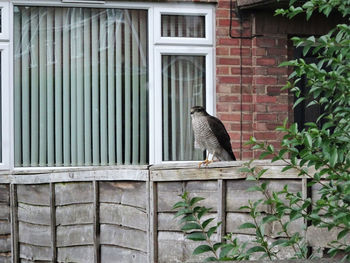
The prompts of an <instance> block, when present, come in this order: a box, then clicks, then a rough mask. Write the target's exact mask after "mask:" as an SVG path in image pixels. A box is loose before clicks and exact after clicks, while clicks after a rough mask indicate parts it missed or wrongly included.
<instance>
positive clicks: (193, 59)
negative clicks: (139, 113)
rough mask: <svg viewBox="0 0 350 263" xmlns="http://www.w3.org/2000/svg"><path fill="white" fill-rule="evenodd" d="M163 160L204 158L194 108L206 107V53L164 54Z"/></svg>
mask: <svg viewBox="0 0 350 263" xmlns="http://www.w3.org/2000/svg"><path fill="white" fill-rule="evenodd" d="M161 63H162V66H161V69H162V109H163V123H162V131H163V149H162V150H163V160H164V161H187V160H201V159H203V152H202V151H200V150H196V149H195V148H194V137H193V132H192V127H191V118H190V109H191V107H192V106H194V105H200V106H205V56H191V55H190V56H183V55H162V62H161Z"/></svg>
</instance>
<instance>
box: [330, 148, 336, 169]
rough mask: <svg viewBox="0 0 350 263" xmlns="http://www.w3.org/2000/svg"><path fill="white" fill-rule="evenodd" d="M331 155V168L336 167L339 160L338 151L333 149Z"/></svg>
mask: <svg viewBox="0 0 350 263" xmlns="http://www.w3.org/2000/svg"><path fill="white" fill-rule="evenodd" d="M330 155H331V158H330V159H329V164H330V166H331V167H334V165H335V164H336V162H337V160H338V151H337V148H336V147H335V146H334V147H333V148H332V149H331V152H330Z"/></svg>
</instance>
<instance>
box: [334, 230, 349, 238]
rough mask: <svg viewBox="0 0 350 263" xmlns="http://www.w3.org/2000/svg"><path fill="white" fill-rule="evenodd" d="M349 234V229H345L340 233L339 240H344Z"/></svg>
mask: <svg viewBox="0 0 350 263" xmlns="http://www.w3.org/2000/svg"><path fill="white" fill-rule="evenodd" d="M348 233H349V229H344V230H342V231H340V232H339V234H338V236H337V240H340V239H342V238H343V237H345V236H346V235H347V234H348Z"/></svg>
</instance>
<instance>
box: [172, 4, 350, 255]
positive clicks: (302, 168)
mask: <svg viewBox="0 0 350 263" xmlns="http://www.w3.org/2000/svg"><path fill="white" fill-rule="evenodd" d="M314 12H319V13H321V14H324V15H325V16H327V17H328V16H329V15H330V13H331V12H334V13H337V14H338V15H340V16H343V17H344V19H345V20H346V21H349V14H350V1H349V0H309V1H296V0H291V1H290V5H289V8H288V9H279V10H276V14H278V15H284V16H287V17H289V18H292V17H294V16H296V15H300V14H305V15H306V18H307V19H309V18H310V17H311V16H312V14H313V13H314ZM292 40H293V42H294V45H295V46H296V47H302V49H303V55H304V56H305V55H307V54H310V53H312V54H313V55H314V56H316V57H317V59H318V62H317V63H311V64H308V63H307V62H306V61H305V60H304V59H302V58H300V59H296V60H291V61H288V62H284V63H282V65H281V66H288V67H292V68H293V72H292V73H291V75H290V76H289V81H288V82H287V84H286V86H285V87H284V89H288V90H290V92H292V93H294V94H295V96H296V98H297V99H296V101H295V104H294V107H296V106H297V105H298V104H299V103H300V102H302V101H309V103H308V106H312V105H315V104H318V105H320V106H321V107H322V109H323V113H322V114H321V115H320V116H319V118H318V120H317V121H316V122H314V123H313V122H312V123H306V128H305V129H303V130H300V129H299V128H298V125H297V124H296V123H293V124H291V125H289V124H288V121H287V120H286V121H285V122H284V124H283V125H282V126H281V127H278V128H277V130H278V131H281V132H283V133H284V137H283V139H282V142H281V149H280V150H279V151H276V150H275V149H274V147H273V146H272V145H268V144H266V143H264V142H257V141H256V140H255V138H251V139H250V141H249V142H248V144H250V145H252V147H253V149H255V150H259V151H261V152H262V153H261V155H260V158H261V159H263V158H266V157H271V162H272V163H273V162H276V161H282V162H283V163H284V164H285V165H284V167H283V169H282V172H285V171H287V170H289V169H295V171H297V174H298V175H299V176H300V177H305V178H308V185H309V186H312V185H315V184H317V185H319V190H318V194H319V196H320V198H319V200H311V198H303V196H302V193H300V192H298V193H292V192H291V191H289V190H288V186H287V185H286V186H285V187H284V189H283V190H281V191H279V192H269V191H268V190H267V188H268V185H267V184H266V183H261V182H260V178H261V176H262V175H263V174H264V173H265V172H266V170H259V169H257V168H256V167H254V166H252V164H253V163H252V161H250V162H248V163H247V164H246V167H244V168H242V172H245V173H247V180H255V181H256V182H257V185H256V186H255V187H253V188H251V189H248V190H249V191H258V192H261V193H262V194H263V196H264V198H263V199H260V200H258V201H256V202H249V203H248V204H247V206H245V207H243V208H242V209H246V210H248V211H249V213H250V216H251V218H252V220H253V222H252V223H245V224H243V225H242V226H241V228H251V229H254V230H255V241H254V242H255V244H247V243H243V244H241V243H239V242H238V241H237V239H233V240H232V235H228V236H227V237H226V240H227V242H219V243H213V241H211V240H210V237H211V235H212V233H213V232H214V231H215V230H216V228H217V227H218V225H219V224H218V225H216V226H215V227H214V228H209V229H206V227H207V226H208V224H207V223H205V222H207V221H208V220H213V219H207V220H206V221H205V222H201V221H200V219H201V215H202V214H205V213H207V212H208V211H209V210H207V209H206V208H204V207H201V206H196V207H193V205H194V204H195V203H196V202H197V201H198V200H199V199H198V197H196V198H195V199H191V198H189V196H188V194H187V193H185V194H184V195H183V196H182V198H183V201H182V202H179V203H177V204H176V205H175V206H174V207H175V208H179V207H180V208H181V210H180V211H179V212H178V214H177V215H178V216H179V215H183V218H182V222H187V223H186V224H185V225H184V228H183V230H184V231H194V232H191V233H190V234H188V235H187V238H188V239H191V240H196V239H195V238H196V237H199V239H197V240H200V241H204V242H207V245H201V246H200V248H197V249H196V250H195V253H199V252H200V253H202V252H211V253H212V254H213V256H212V257H210V258H208V260H228V259H230V260H242V259H248V258H250V257H251V256H252V255H253V254H255V253H259V255H260V256H261V257H262V258H264V257H267V258H269V259H277V258H279V251H280V249H281V248H283V247H290V248H291V249H292V251H293V252H294V253H293V256H292V258H311V257H313V256H314V255H312V254H311V255H310V253H308V248H307V242H306V240H305V239H304V235H302V234H301V233H298V232H296V233H290V231H289V228H288V226H289V224H290V223H291V222H293V221H295V220H297V219H300V218H303V219H305V221H308V222H310V223H311V224H312V225H313V226H314V227H317V228H320V229H326V230H327V231H337V232H338V235H337V238H336V239H335V240H333V241H332V242H331V243H330V244H328V246H329V247H330V249H329V250H328V253H329V255H330V256H331V257H333V256H335V255H336V254H337V253H339V252H341V253H342V254H343V255H344V258H343V259H344V260H350V244H349V239H350V235H349V232H350V208H349V205H350V25H349V23H346V24H339V25H337V27H336V28H334V29H333V30H331V31H330V32H329V33H328V34H326V35H324V36H321V37H315V36H310V37H308V38H305V39H303V38H298V37H294V38H292ZM302 77H306V79H307V84H306V86H307V92H306V94H302V92H301V89H300V87H299V84H300V82H301V79H302ZM192 200H194V201H192ZM191 202H193V204H191ZM262 205H269V206H270V207H271V208H272V209H271V212H270V213H268V214H265V213H264V214H262V213H261V212H259V211H260V209H259V207H260V206H262ZM285 217H287V218H288V219H289V220H288V221H287V222H285V220H283V218H285ZM272 222H276V223H277V224H279V225H280V226H281V229H282V231H281V233H283V236H284V238H282V239H278V240H276V241H275V242H272V243H270V242H268V240H267V238H266V235H265V234H264V229H265V226H266V224H269V223H272ZM193 237H195V238H193Z"/></svg>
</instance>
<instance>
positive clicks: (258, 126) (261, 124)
mask: <svg viewBox="0 0 350 263" xmlns="http://www.w3.org/2000/svg"><path fill="white" fill-rule="evenodd" d="M254 129H256V130H257V131H266V130H267V127H266V123H264V122H257V123H255V127H254Z"/></svg>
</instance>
